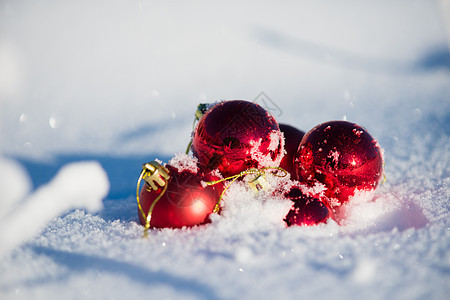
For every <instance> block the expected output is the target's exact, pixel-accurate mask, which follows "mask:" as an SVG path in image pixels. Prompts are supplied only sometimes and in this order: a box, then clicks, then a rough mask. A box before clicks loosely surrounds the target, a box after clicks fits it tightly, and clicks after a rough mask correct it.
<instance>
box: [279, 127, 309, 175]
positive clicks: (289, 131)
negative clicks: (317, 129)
mask: <svg viewBox="0 0 450 300" xmlns="http://www.w3.org/2000/svg"><path fill="white" fill-rule="evenodd" d="M279 126H280V130H281V132H282V133H283V135H284V149H285V150H286V153H285V154H284V157H283V159H282V160H281V163H280V167H281V168H283V169H285V170H286V171H288V172H289V174H291V177H295V176H294V175H295V171H294V156H295V154H296V153H297V149H298V145H299V144H300V142H301V141H302V138H303V136H304V135H305V133H304V132H303V131H301V130H298V129H297V128H295V127H292V126H290V125H286V124H279Z"/></svg>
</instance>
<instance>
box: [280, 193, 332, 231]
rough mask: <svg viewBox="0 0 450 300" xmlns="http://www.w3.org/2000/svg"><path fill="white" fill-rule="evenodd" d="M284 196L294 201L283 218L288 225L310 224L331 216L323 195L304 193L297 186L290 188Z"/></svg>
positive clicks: (321, 221) (324, 220)
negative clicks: (315, 195) (314, 195)
mask: <svg viewBox="0 0 450 300" xmlns="http://www.w3.org/2000/svg"><path fill="white" fill-rule="evenodd" d="M286 197H287V198H289V199H291V200H292V201H294V204H293V206H292V209H291V210H290V211H289V212H288V214H287V215H286V217H285V218H284V221H285V222H286V224H287V225H288V226H292V225H301V226H311V225H316V224H319V223H325V222H326V221H327V220H328V219H330V218H333V211H332V210H331V208H330V206H329V204H328V202H327V200H326V199H324V198H323V197H322V198H319V197H313V196H309V195H305V194H304V193H303V192H302V191H301V189H300V188H298V187H294V188H293V189H291V191H290V192H289V193H288V194H287V195H286Z"/></svg>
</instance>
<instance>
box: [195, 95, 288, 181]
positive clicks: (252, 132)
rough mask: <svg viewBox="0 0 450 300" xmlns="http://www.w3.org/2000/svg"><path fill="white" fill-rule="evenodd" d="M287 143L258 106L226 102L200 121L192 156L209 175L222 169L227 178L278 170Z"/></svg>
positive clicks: (274, 124) (269, 117) (273, 120)
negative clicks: (259, 170) (256, 170)
mask: <svg viewBox="0 0 450 300" xmlns="http://www.w3.org/2000/svg"><path fill="white" fill-rule="evenodd" d="M283 147H284V140H283V138H282V135H281V132H280V129H279V127H278V123H277V122H276V120H275V119H274V118H273V117H272V116H271V115H269V113H268V112H267V111H266V110H265V109H263V108H262V107H261V106H259V105H258V104H256V103H252V102H248V101H244V100H232V101H225V102H221V103H219V104H216V105H215V106H213V107H212V108H211V109H210V110H209V111H208V112H206V114H205V115H204V116H203V117H202V118H201V119H200V121H199V123H198V124H197V127H196V130H195V132H194V137H193V140H192V152H193V154H194V156H195V157H196V158H197V159H198V161H199V165H200V166H201V167H202V168H203V169H204V170H206V171H210V170H215V169H219V171H220V172H221V173H222V175H224V176H226V177H227V176H232V175H237V174H239V173H240V172H242V171H244V170H247V169H250V168H262V167H278V166H279V164H280V161H281V159H282V157H283Z"/></svg>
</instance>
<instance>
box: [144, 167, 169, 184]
mask: <svg viewBox="0 0 450 300" xmlns="http://www.w3.org/2000/svg"><path fill="white" fill-rule="evenodd" d="M142 172H143V176H142V179H143V180H144V181H145V182H146V183H147V185H148V186H149V187H150V188H151V189H153V190H155V191H156V190H158V188H159V187H164V186H165V185H166V184H167V181H168V180H169V178H170V175H169V174H170V171H169V170H167V168H165V167H164V166H162V165H161V164H160V163H158V162H156V161H151V162H148V163H145V164H142Z"/></svg>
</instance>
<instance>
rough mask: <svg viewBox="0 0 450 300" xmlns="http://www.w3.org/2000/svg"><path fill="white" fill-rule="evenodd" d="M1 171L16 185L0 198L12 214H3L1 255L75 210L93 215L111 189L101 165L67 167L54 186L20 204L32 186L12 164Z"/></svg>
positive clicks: (4, 164)
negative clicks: (55, 219)
mask: <svg viewBox="0 0 450 300" xmlns="http://www.w3.org/2000/svg"><path fill="white" fill-rule="evenodd" d="M0 168H1V169H2V170H3V171H2V176H1V179H5V182H6V183H8V182H7V181H6V178H7V176H5V175H10V174H9V172H11V174H12V176H11V178H12V179H13V180H14V183H15V184H12V185H9V186H6V185H5V186H3V187H2V189H1V190H0V192H1V195H0V197H1V198H2V199H5V201H4V203H8V206H9V207H2V208H3V209H4V211H8V212H9V213H8V214H7V215H4V214H3V213H2V215H3V218H2V219H1V221H0V241H1V244H2V247H1V248H0V249H1V250H0V256H1V255H3V254H5V253H8V251H10V250H11V249H13V248H14V247H16V246H18V245H20V244H21V243H22V242H24V241H26V240H27V239H29V238H30V237H32V236H33V235H35V234H37V233H38V232H39V231H40V230H41V229H42V228H43V226H44V225H46V224H47V223H48V222H49V221H50V220H51V219H52V218H54V217H57V216H58V215H60V214H62V213H63V212H66V211H68V210H71V209H74V208H86V209H87V210H89V211H92V212H96V211H99V210H101V209H102V208H103V203H102V200H103V198H104V197H106V195H107V193H108V190H109V181H108V177H107V175H106V173H105V171H104V170H103V168H102V167H101V166H100V164H98V163H97V162H80V163H73V164H69V165H67V166H65V167H63V168H62V169H61V170H60V171H59V173H58V174H57V175H56V176H55V178H54V179H53V180H52V181H51V182H50V183H48V184H47V185H45V186H42V187H40V188H39V189H38V190H37V191H36V192H34V193H32V194H31V195H29V196H27V197H26V199H23V200H24V201H20V202H19V201H18V200H22V199H20V198H22V197H24V196H25V194H24V193H20V192H16V191H17V190H18V191H24V190H26V188H27V185H29V183H28V181H27V179H26V176H25V175H24V173H23V172H22V171H20V169H19V168H18V167H17V166H13V164H12V163H11V162H3V161H2V162H1V164H0ZM4 172H8V174H4ZM23 187H25V189H24V188H23ZM11 195H12V196H13V197H11ZM18 196H20V198H19V197H18ZM8 199H12V200H8Z"/></svg>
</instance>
